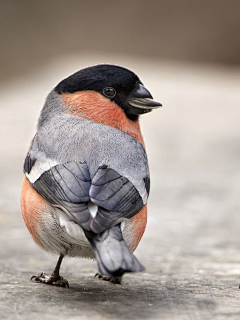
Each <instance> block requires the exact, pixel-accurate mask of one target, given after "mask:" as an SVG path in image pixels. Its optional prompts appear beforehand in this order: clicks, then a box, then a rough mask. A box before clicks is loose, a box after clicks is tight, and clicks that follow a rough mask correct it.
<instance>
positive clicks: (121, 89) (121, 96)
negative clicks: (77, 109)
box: [54, 64, 152, 121]
mask: <svg viewBox="0 0 240 320" xmlns="http://www.w3.org/2000/svg"><path fill="white" fill-rule="evenodd" d="M139 85H141V87H143V86H142V82H141V81H140V80H139V78H138V76H137V75H136V74H135V73H133V72H132V71H130V70H128V69H126V68H123V67H119V66H115V65H109V64H101V65H96V66H92V67H88V68H84V69H82V70H80V71H78V72H76V73H74V74H72V75H71V76H69V77H68V78H66V79H64V80H62V81H61V82H60V83H59V84H58V85H57V86H56V87H55V88H54V90H55V91H56V92H58V93H59V94H62V93H74V92H77V91H85V90H93V91H96V92H99V93H100V94H102V95H103V96H105V97H106V98H109V99H110V100H112V101H114V102H115V103H116V104H117V105H118V106H119V107H121V108H122V109H123V110H124V112H125V114H126V115H127V117H128V118H129V119H131V120H133V121H135V120H137V119H138V116H139V114H142V113H146V112H149V111H151V110H150V109H149V110H148V111H146V109H145V110H143V109H141V108H140V109H139V108H136V107H133V106H131V104H130V103H129V102H130V100H129V99H130V98H131V97H132V96H134V94H133V93H134V92H136V91H137V90H138V88H139ZM143 88H144V87H143ZM146 92H147V94H146ZM146 92H145V95H144V97H147V98H150V99H152V96H151V94H150V93H149V92H148V91H147V90H146ZM142 97H143V96H142Z"/></svg>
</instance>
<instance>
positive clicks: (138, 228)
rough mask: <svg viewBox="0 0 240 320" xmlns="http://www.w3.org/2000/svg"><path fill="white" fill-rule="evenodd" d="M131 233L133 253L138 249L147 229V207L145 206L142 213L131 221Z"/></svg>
mask: <svg viewBox="0 0 240 320" xmlns="http://www.w3.org/2000/svg"><path fill="white" fill-rule="evenodd" d="M130 223H131V232H132V245H131V248H130V249H131V251H132V252H134V250H135V249H136V248H137V246H138V244H139V242H140V240H141V238H142V236H143V234H144V231H145V228H146V224H147V205H145V206H144V207H143V208H142V210H141V211H139V212H138V213H137V214H135V216H133V217H132V218H131V219H130Z"/></svg>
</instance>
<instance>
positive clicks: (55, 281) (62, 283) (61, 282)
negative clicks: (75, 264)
mask: <svg viewBox="0 0 240 320" xmlns="http://www.w3.org/2000/svg"><path fill="white" fill-rule="evenodd" d="M32 280H34V281H36V282H41V283H45V284H52V285H55V286H59V287H67V288H69V283H68V281H67V280H66V279H64V278H63V277H61V276H59V277H54V276H50V277H49V276H48V275H46V274H45V273H43V272H42V273H40V275H38V276H32V277H31V281H32Z"/></svg>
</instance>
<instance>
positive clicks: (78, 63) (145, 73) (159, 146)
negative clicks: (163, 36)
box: [0, 54, 240, 320]
mask: <svg viewBox="0 0 240 320" xmlns="http://www.w3.org/2000/svg"><path fill="white" fill-rule="evenodd" d="M100 62H109V63H116V64H121V65H124V66H126V67H129V68H131V69H132V70H134V71H135V72H136V73H137V74H138V75H139V76H140V77H141V79H142V81H143V82H144V84H145V85H146V87H147V88H149V89H150V91H151V92H152V93H153V96H154V97H155V99H156V100H159V101H161V102H162V103H163V106H164V107H163V108H162V109H160V110H157V111H155V112H152V113H151V114H148V115H144V116H142V119H141V124H142V130H143V134H144V137H145V141H146V145H147V150H148V155H149V162H150V166H151V180H152V184H151V196H150V199H149V220H148V226H147V230H146V233H145V235H144V237H143V239H142V241H141V243H140V245H139V248H138V249H137V250H136V256H137V257H138V258H139V260H140V261H141V262H142V263H143V265H144V266H145V267H146V272H144V273H141V274H140V273H139V274H134V275H130V274H127V275H125V276H124V280H123V284H122V285H121V286H120V285H115V284H111V283H106V282H104V281H100V280H97V279H94V278H93V276H94V274H95V273H96V271H97V269H96V262H94V261H90V260H79V259H65V260H64V261H63V264H62V269H61V271H62V275H63V276H64V277H66V278H67V279H68V281H69V283H70V288H69V289H65V288H59V287H54V286H46V285H42V284H37V283H33V282H30V281H29V280H30V277H31V276H32V275H36V274H38V273H39V272H41V271H45V272H46V273H51V272H52V271H53V268H54V266H55V263H56V261H57V257H55V256H51V255H49V254H47V253H45V252H43V251H41V250H40V249H39V248H38V247H37V246H36V245H35V243H34V242H33V241H32V239H31V237H30V235H29V233H28V231H27V229H26V227H25V225H24V222H23V220H22V217H21V212H20V206H19V195H20V189H21V181H22V178H23V174H22V164H23V161H24V157H25V154H26V150H27V147H28V144H29V141H30V139H31V138H32V136H33V134H34V131H35V126H36V122H37V117H38V115H39V112H40V109H41V107H42V104H43V102H44V99H45V97H46V95H47V93H48V92H49V91H50V90H51V89H52V87H53V86H55V85H56V84H57V82H58V81H59V80H61V79H62V78H63V77H65V76H68V75H69V74H70V73H72V72H74V71H76V70H78V69H80V68H82V67H84V66H86V65H90V64H96V63H100ZM239 85H240V69H239V68H238V69H237V68H227V67H220V66H214V65H197V64H192V65H190V64H185V65H183V64H181V65H179V64H176V63H170V62H167V61H158V60H155V61H153V60H151V61H149V60H138V59H135V58H134V59H133V58H129V57H121V56H115V57H114V56H111V57H106V56H101V55H98V56H94V55H91V54H89V55H88V56H78V57H77V56H76V57H68V58H66V59H62V60H61V61H55V62H52V63H49V65H47V66H46V68H45V69H36V70H33V71H32V73H31V74H29V76H28V77H26V78H21V75H20V76H19V78H17V79H15V80H14V81H11V82H8V83H5V84H4V85H1V88H0V119H1V126H0V148H1V157H0V258H1V260H0V270H1V273H0V319H1V320H6V319H8V320H10V319H24V320H25V319H26V320H27V319H37V320H38V319H51V320H52V319H58V320H59V319H142V318H145V319H161V320H163V319H164V320H165V319H168V320H175V319H176V320H185V319H193V320H195V319H216V320H220V319H230V320H233V319H239V318H240V290H239V288H238V287H239V284H240V232H239V229H240V196H239V195H240V168H239V167H240V165H239V164H240V90H239Z"/></svg>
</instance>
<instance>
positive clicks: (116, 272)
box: [21, 64, 162, 287]
mask: <svg viewBox="0 0 240 320" xmlns="http://www.w3.org/2000/svg"><path fill="white" fill-rule="evenodd" d="M161 106H162V105H161V103H159V102H157V101H155V100H153V97H152V95H151V93H150V92H149V91H148V89H147V88H146V87H145V86H144V85H143V83H142V82H141V80H140V79H139V77H138V76H137V75H136V74H135V73H134V72H133V71H130V70H129V69H126V68H124V67H122V66H117V65H111V64H99V65H94V66H90V67H86V68H84V69H81V70H79V71H77V72H75V73H73V74H72V75H70V76H69V77H67V78H65V79H64V80H62V81H60V82H59V83H58V84H57V85H56V86H55V87H54V89H53V90H52V91H51V92H50V93H49V94H48V96H47V98H46V101H45V103H44V106H43V108H42V110H41V113H40V117H39V119H38V123H37V130H36V134H35V136H34V137H33V139H32V141H31V143H30V147H29V149H28V152H27V155H26V158H25V161H24V170H23V171H24V179H23V184H22V190H21V211H22V215H23V219H24V221H25V224H26V226H27V228H28V230H29V232H30V234H31V235H32V237H33V240H34V241H35V242H36V244H37V245H39V246H40V247H41V248H42V249H44V250H45V251H47V252H49V253H52V254H57V255H58V256H59V259H58V262H57V265H56V267H55V269H54V271H53V273H52V274H51V275H47V274H45V273H44V272H42V273H40V274H39V275H38V276H33V277H32V278H31V280H32V281H36V282H41V283H44V284H52V285H57V286H62V287H69V283H68V281H67V280H66V279H64V278H63V277H62V276H60V266H61V263H62V260H63V258H64V257H66V256H69V257H78V258H91V259H96V260H97V265H98V273H97V274H96V277H97V278H99V279H103V280H107V281H111V282H113V283H119V284H120V283H121V280H122V276H123V274H124V273H126V272H141V271H144V267H143V265H142V264H141V263H140V262H139V260H138V259H137V258H136V256H135V255H134V254H133V252H134V250H135V249H136V247H137V246H138V244H139V242H140V240H141V238H142V236H143V233H144V231H145V227H146V222H147V200H148V196H149V191H150V176H149V166H148V158H147V154H146V149H145V144H144V140H143V137H142V134H141V129H140V124H139V117H140V116H141V115H143V114H145V113H149V112H150V111H152V110H154V109H157V108H159V107H161Z"/></svg>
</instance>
